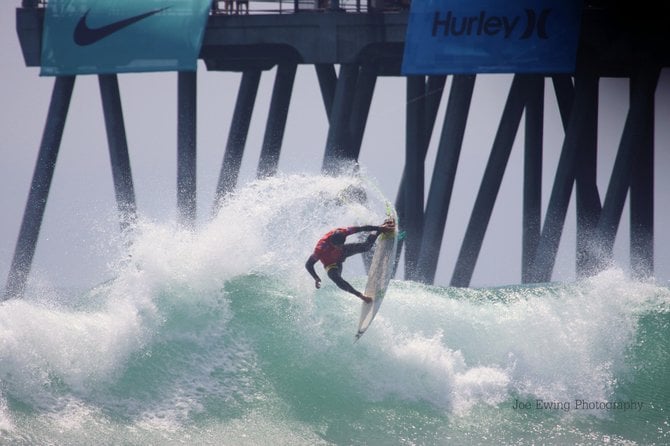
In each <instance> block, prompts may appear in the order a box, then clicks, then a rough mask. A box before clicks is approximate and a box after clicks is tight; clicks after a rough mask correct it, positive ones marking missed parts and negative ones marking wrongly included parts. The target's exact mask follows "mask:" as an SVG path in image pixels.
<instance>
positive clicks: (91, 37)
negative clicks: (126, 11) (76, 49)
mask: <svg viewBox="0 0 670 446" xmlns="http://www.w3.org/2000/svg"><path fill="white" fill-rule="evenodd" d="M168 8H169V6H167V7H165V8H161V9H155V10H153V11H149V12H145V13H144V14H140V15H136V16H133V17H128V18H127V19H123V20H119V21H118V22H114V23H110V24H109V25H105V26H101V27H99V28H89V26H88V25H87V24H86V17H87V16H88V13H89V12H91V10H90V9H89V10H88V11H86V13H84V15H83V16H82V17H81V19H79V22H78V23H77V27H76V28H75V29H74V35H73V37H74V43H76V44H77V45H79V46H87V45H92V44H94V43H96V42H97V41H99V40H102V39H104V38H105V37H108V36H109V35H111V34H114V33H115V32H117V31H120V30H122V29H123V28H125V27H126V26H130V25H132V24H133V23H136V22H139V21H140V20H144V19H146V18H147V17H149V16H152V15H154V14H158V13H159V12H161V11H165V10H166V9H168Z"/></svg>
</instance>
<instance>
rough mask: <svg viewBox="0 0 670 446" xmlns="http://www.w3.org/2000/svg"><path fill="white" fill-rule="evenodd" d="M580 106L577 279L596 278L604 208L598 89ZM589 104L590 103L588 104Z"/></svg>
mask: <svg viewBox="0 0 670 446" xmlns="http://www.w3.org/2000/svg"><path fill="white" fill-rule="evenodd" d="M592 88H593V91H592V93H591V94H589V95H588V96H587V97H586V98H585V101H584V102H582V104H581V105H580V106H581V107H584V110H583V117H582V119H583V120H585V122H583V123H582V124H581V125H582V126H583V127H582V129H583V130H582V132H581V136H580V138H579V139H580V142H579V150H578V153H577V161H576V163H577V164H576V166H575V196H576V211H577V233H576V236H577V246H576V251H575V271H576V275H577V277H578V278H579V277H586V276H588V275H590V274H593V272H594V267H595V264H596V259H595V258H594V256H593V254H594V253H593V249H592V247H591V245H592V244H593V238H594V236H595V229H596V226H597V225H598V218H599V217H600V211H601V204H600V194H599V192H598V185H597V183H596V179H597V170H598V169H597V167H598V166H597V161H598V87H597V85H594V86H592ZM587 100H588V101H589V102H588V103H587V102H586V101H587Z"/></svg>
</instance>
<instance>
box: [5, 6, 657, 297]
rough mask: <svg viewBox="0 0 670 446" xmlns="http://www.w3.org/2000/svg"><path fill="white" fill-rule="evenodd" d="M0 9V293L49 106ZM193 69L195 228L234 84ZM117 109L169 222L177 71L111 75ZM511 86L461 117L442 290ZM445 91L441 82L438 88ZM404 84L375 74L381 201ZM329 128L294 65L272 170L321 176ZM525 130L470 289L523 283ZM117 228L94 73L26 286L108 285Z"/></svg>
mask: <svg viewBox="0 0 670 446" xmlns="http://www.w3.org/2000/svg"><path fill="white" fill-rule="evenodd" d="M19 3H20V2H19V0H16V1H3V2H1V3H0V54H1V55H2V58H3V62H2V64H1V65H0V79H1V80H2V82H0V209H1V212H0V234H2V236H1V237H0V286H1V287H2V288H3V289H4V284H5V281H6V278H7V273H8V271H9V266H10V264H11V259H12V255H13V251H14V247H15V244H16V238H17V236H18V232H19V226H20V223H21V218H22V216H23V210H24V207H25V202H26V198H27V195H28V190H29V187H30V181H31V178H32V173H33V168H34V164H35V159H36V156H37V152H38V149H39V144H40V140H41V137H42V131H43V127H44V123H45V119H46V114H47V110H48V106H49V100H50V96H51V90H52V86H53V78H40V77H39V75H38V74H39V71H38V69H37V68H26V67H25V65H24V62H23V57H22V55H21V51H20V47H19V43H18V38H17V36H16V28H15V12H14V9H15V7H16V5H18V4H19ZM198 69H199V71H198V115H197V117H198V142H197V144H198V146H197V150H198V198H199V208H198V215H199V218H206V216H208V215H209V211H210V207H211V203H212V200H213V196H214V191H215V189H216V181H217V179H218V175H219V170H220V165H221V160H222V157H223V151H224V147H225V143H226V139H227V137H228V129H229V125H230V120H231V117H232V112H233V108H234V103H235V99H236V95H237V88H238V85H239V80H240V74H238V73H222V72H207V71H206V69H205V67H204V64H202V63H201V62H200V63H199V68H198ZM273 80H274V70H273V71H270V72H266V73H264V74H263V76H262V78H261V86H260V90H259V93H258V97H257V100H256V108H255V109H254V115H253V121H252V126H251V129H250V135H249V138H248V140H247V148H246V153H245V158H244V161H243V164H242V172H241V176H240V184H243V183H244V182H245V181H248V180H250V179H253V177H254V175H255V172H256V165H257V162H258V155H259V152H260V146H261V144H262V140H263V134H264V130H265V121H266V118H267V111H268V107H269V100H270V95H271V91H272V84H273ZM119 81H120V87H121V94H122V105H123V110H124V114H125V116H124V118H125V125H126V132H127V138H128V144H129V149H130V157H131V166H132V171H133V177H134V184H135V192H136V196H137V203H138V208H139V211H140V212H141V213H142V214H144V215H147V216H149V217H150V218H152V219H155V220H159V221H172V220H174V219H175V218H176V192H175V183H176V144H177V130H176V116H177V111H176V91H177V90H176V86H177V75H176V73H161V74H126V75H120V76H119ZM510 81H511V76H509V75H486V76H479V77H478V78H477V82H476V86H475V93H474V97H473V102H472V107H471V112H470V120H469V123H468V128H467V130H466V134H465V141H464V147H463V151H462V155H461V162H460V165H459V173H458V175H457V177H456V182H455V187H454V193H453V196H452V201H451V208H450V211H449V217H448V221H447V232H446V235H445V237H444V242H443V248H442V256H441V259H440V263H439V265H438V273H437V278H436V283H437V284H440V285H447V284H448V283H449V280H450V278H451V274H452V271H453V268H454V264H455V261H456V256H457V255H458V251H459V250H460V244H461V239H462V237H463V234H464V232H465V229H466V226H467V223H468V221H469V217H470V212H471V210H472V205H473V203H474V198H475V196H476V194H477V191H478V189H479V184H480V181H481V177H482V173H483V170H484V167H485V164H486V161H487V159H488V155H489V152H490V150H491V146H492V143H493V138H494V135H495V132H496V130H497V126H498V123H499V120H500V115H501V112H502V108H503V105H504V102H505V99H506V96H507V92H508V86H509V83H510ZM669 81H670V76H669V73H668V71H667V70H664V71H663V74H662V77H661V82H660V84H659V87H658V89H657V102H656V110H657V121H656V195H655V202H656V220H655V225H656V247H655V251H656V259H655V261H656V277H657V279H658V280H659V281H660V282H663V283H666V282H667V281H668V279H669V278H670V250H669V249H668V246H669V242H670V240H669V239H668V236H667V235H666V234H665V230H664V229H665V228H667V227H668V226H669V224H670V216H669V215H668V214H667V211H666V209H667V205H666V203H667V198H668V192H669V191H670V184H669V181H670V179H669V178H668V176H667V175H665V170H666V167H667V166H668V165H669V164H670V151H669V150H668V143H669V142H670V128H668V126H667V124H666V123H667V122H669V121H668V118H669V116H670V89H669V88H668V82H669ZM449 85H450V81H448V82H447V89H445V92H448V87H449ZM546 85H547V90H546V95H545V97H546V104H547V106H546V111H545V154H544V180H543V181H544V184H543V203H542V205H543V210H546V205H547V202H548V198H549V194H550V192H551V185H552V182H553V176H554V172H555V169H556V163H557V160H558V155H559V151H560V148H561V145H562V141H563V131H562V126H561V123H560V119H559V116H558V111H557V108H556V105H555V103H554V100H553V99H554V93H553V89H552V88H551V83H550V82H547V84H546ZM447 94H448V93H445V95H444V96H443V100H442V104H441V107H440V113H439V115H438V122H437V124H436V126H435V132H434V134H433V139H432V142H431V146H430V150H429V153H428V157H427V161H426V182H427V184H426V194H427V193H428V186H429V182H430V177H431V175H432V164H433V161H434V158H435V149H436V146H437V142H438V138H439V132H440V130H441V123H442V118H443V116H444V109H445V105H446V99H447ZM600 98H601V108H600V118H599V119H600V125H599V134H598V136H599V167H598V169H599V170H598V175H599V177H598V186H599V189H600V194H601V200H602V199H603V198H604V194H605V191H606V189H607V182H608V180H609V175H610V172H611V168H612V164H613V161H614V156H615V153H616V152H615V151H616V149H617V147H618V144H619V139H620V136H621V132H622V130H623V122H624V119H625V116H626V112H627V107H628V84H627V81H626V80H619V79H603V80H602V81H601V93H600ZM404 121H405V83H404V81H403V80H402V79H400V78H380V79H379V80H378V82H377V88H376V90H375V94H374V98H373V103H372V107H371V111H370V117H369V120H368V127H367V129H366V133H365V137H364V141H363V147H362V151H361V157H360V163H361V165H362V167H363V168H364V169H365V170H366V171H367V172H368V174H369V175H370V176H372V177H374V178H375V179H376V180H377V181H378V183H379V184H380V186H381V189H382V191H383V192H384V193H385V194H386V195H387V196H388V197H389V198H391V199H393V200H394V199H395V194H396V192H397V188H398V181H399V178H400V174H401V172H402V165H403V163H404V151H405V148H404V141H405V136H404ZM327 131H328V127H327V119H326V115H325V111H324V107H323V102H322V100H321V95H320V92H319V90H318V82H317V78H316V74H315V72H314V69H313V67H311V66H301V67H299V69H298V74H297V78H296V81H295V87H294V91H293V102H292V106H291V109H290V111H289V118H288V124H287V129H286V133H285V138H284V144H283V148H282V154H281V159H280V163H279V168H280V170H281V171H283V172H287V173H290V172H310V173H318V172H319V171H320V168H321V163H322V160H323V150H324V146H325V140H326V135H327ZM522 135H523V123H522V125H521V127H520V129H519V132H518V134H517V141H516V143H515V146H514V149H513V151H512V155H511V158H510V161H509V164H508V167H507V171H506V174H505V178H504V180H503V184H502V188H501V191H500V194H499V196H498V201H497V203H496V207H495V209H494V214H493V218H492V219H491V222H490V224H489V228H488V232H487V235H486V237H485V239H484V245H483V249H482V252H481V254H480V256H479V261H478V264H477V267H476V268H475V272H474V276H473V280H472V285H473V286H489V285H502V284H509V283H518V282H519V281H520V270H521V268H520V252H521V197H522V174H521V171H522V165H523V153H522V149H523V136H522ZM627 212H628V206H626V208H625V209H624V216H623V218H622V223H621V225H620V230H619V237H618V238H617V243H616V246H615V251H616V256H617V259H618V260H619V263H620V266H621V267H623V268H624V269H626V268H627V267H628V214H627ZM574 228H575V213H574V197H573V203H572V204H571V206H570V210H569V212H568V216H567V220H566V226H565V230H564V233H563V237H562V240H561V247H560V249H559V259H558V262H557V264H556V267H555V269H554V276H553V279H554V280H572V279H574V246H575V237H574ZM117 229H118V223H117V215H116V204H115V201H114V191H113V186H112V178H111V171H110V167H109V156H108V149H107V140H106V134H105V128H104V122H103V116H102V108H101V104H100V98H99V87H98V81H97V78H96V77H95V76H80V77H78V78H77V81H76V83H75V90H74V95H73V98H72V103H71V107H70V113H69V115H68V118H67V122H66V127H65V133H64V135H63V141H62V145H61V150H60V154H59V159H58V164H57V166H56V172H55V177H54V181H53V183H52V188H51V194H50V197H49V204H48V206H47V210H46V215H45V218H44V221H43V226H42V233H41V237H40V240H39V243H38V247H37V251H36V255H35V259H34V263H33V272H32V276H33V277H36V278H39V279H40V280H46V281H49V282H50V283H52V284H55V285H77V286H90V285H93V284H96V283H99V282H101V281H103V280H105V279H107V278H109V274H110V273H109V272H108V271H107V268H106V263H107V262H108V261H110V260H113V257H114V256H115V255H116V254H117V253H116V252H114V250H113V249H111V248H110V246H111V245H112V244H113V243H112V242H113V240H111V235H110V234H115V233H116V231H117Z"/></svg>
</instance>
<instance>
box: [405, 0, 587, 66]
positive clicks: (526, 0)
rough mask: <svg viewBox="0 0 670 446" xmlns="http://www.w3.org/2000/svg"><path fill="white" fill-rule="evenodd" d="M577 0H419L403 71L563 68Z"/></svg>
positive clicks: (573, 41)
mask: <svg viewBox="0 0 670 446" xmlns="http://www.w3.org/2000/svg"><path fill="white" fill-rule="evenodd" d="M582 5H583V2H582V1H581V0H514V1H508V0H421V1H413V2H412V6H411V9H410V16H409V23H408V24H407V36H406V38H405V53H404V56H403V62H402V73H403V74H405V75H412V74H424V75H428V74H452V73H565V72H568V73H569V72H573V71H574V69H575V60H576V56H577V43H578V40H579V26H580V17H581V9H582Z"/></svg>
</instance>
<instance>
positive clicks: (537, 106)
mask: <svg viewBox="0 0 670 446" xmlns="http://www.w3.org/2000/svg"><path fill="white" fill-rule="evenodd" d="M223 3H224V2H215V3H213V5H212V10H211V13H210V15H209V17H208V19H207V25H206V28H205V34H204V40H203V44H202V48H201V51H200V55H199V58H200V59H202V61H203V62H204V65H205V66H206V69H207V70H210V71H228V72H238V73H242V76H241V81H240V84H239V87H238V94H237V102H236V103H235V105H234V113H233V117H232V122H231V126H230V129H231V130H230V133H229V135H228V138H227V141H226V143H225V147H223V148H222V150H223V161H222V164H221V166H220V174H219V181H218V185H217V197H218V198H220V197H223V196H225V195H226V194H228V193H230V192H231V191H233V190H234V189H235V187H236V186H237V179H238V174H239V170H240V165H241V163H242V159H243V157H244V154H245V147H246V141H247V136H248V131H249V125H250V119H251V114H252V112H253V109H254V104H255V99H256V97H257V94H258V87H259V81H260V77H261V75H262V74H263V73H264V72H268V71H270V70H275V72H276V75H275V78H274V88H273V91H272V96H271V98H270V111H269V114H268V118H267V122H266V128H265V136H264V138H263V142H262V147H261V156H260V160H259V163H258V168H257V175H258V177H264V176H269V175H273V174H275V173H276V172H277V165H278V161H279V159H280V157H281V151H282V142H283V135H284V132H285V129H286V125H287V115H288V110H289V109H290V107H291V97H292V92H293V91H294V90H295V89H299V88H301V85H298V84H296V83H295V76H296V70H297V67H298V66H312V67H313V69H314V70H315V72H316V75H317V78H318V83H319V88H320V92H321V96H322V102H323V109H322V110H319V111H318V112H321V113H325V114H326V115H327V118H328V122H329V130H328V134H327V137H326V139H325V141H323V152H321V153H319V154H318V156H320V157H322V171H323V172H324V173H325V174H337V173H339V169H340V166H341V165H342V161H345V162H356V161H357V160H358V157H359V155H360V151H361V145H362V141H363V135H364V133H365V129H366V123H367V120H368V118H369V113H370V105H371V101H372V97H373V94H374V91H375V86H376V82H377V79H378V78H380V77H385V76H391V77H405V81H406V90H405V91H404V92H402V93H400V94H404V95H405V101H406V115H407V119H406V123H405V128H404V129H402V130H404V132H401V130H400V129H398V132H399V133H398V137H399V138H402V137H403V136H404V138H405V152H404V153H403V154H398V156H403V157H404V158H405V166H404V171H403V175H402V179H401V180H400V182H399V183H400V186H399V189H398V193H397V196H396V197H395V205H396V208H397V209H398V213H399V216H400V222H401V224H402V228H401V229H403V230H404V231H405V232H406V234H407V236H406V238H405V240H404V241H403V251H404V261H405V268H404V271H405V278H406V279H409V280H416V281H420V282H424V283H433V282H434V280H435V274H436V269H437V264H438V260H439V258H440V246H441V242H442V238H443V236H444V230H445V224H446V220H447V216H448V213H449V206H450V201H451V199H452V194H453V186H454V178H455V176H456V173H457V171H458V166H459V159H460V154H461V148H462V144H463V137H464V133H465V128H466V126H467V124H468V121H469V119H471V116H472V115H473V114H481V113H487V112H486V111H481V110H472V109H471V100H472V95H473V89H474V86H475V82H476V79H477V73H471V74H449V73H444V74H441V75H430V76H418V75H412V76H403V75H402V74H401V65H402V59H403V51H404V46H405V37H406V33H407V26H408V19H409V14H410V13H409V10H408V6H409V4H408V3H404V2H390V1H387V2H384V1H380V2H372V1H364V2H361V1H357V2H338V1H332V2H329V3H328V4H327V5H326V6H322V5H321V4H320V3H319V2H305V1H302V0H301V1H294V2H287V1H286V2H252V4H251V5H250V6H251V9H250V11H249V13H245V12H241V13H233V14H231V13H228V11H227V10H225V9H222V8H223ZM45 5H46V3H45V2H44V1H38V0H24V1H23V2H22V3H21V5H18V7H17V9H16V26H17V33H18V37H19V41H20V43H21V48H22V52H23V56H24V61H25V64H26V66H28V67H39V66H40V65H41V37H42V32H43V24H44V15H45ZM625 5H627V6H630V7H631V8H633V9H638V8H636V7H634V6H633V5H632V3H625ZM627 11H628V9H626V8H624V4H623V3H617V4H615V5H612V4H610V2H606V1H602V2H599V1H591V2H589V1H587V2H585V3H584V6H583V13H582V19H581V29H580V38H579V46H578V50H577V64H576V69H575V72H574V73H571V74H566V73H536V72H534V73H528V72H524V73H513V74H514V77H513V80H512V82H511V85H510V87H509V91H507V92H506V97H507V99H506V102H505V105H504V108H503V110H502V114H501V115H500V116H490V117H489V119H491V120H496V121H497V122H498V130H497V133H496V135H495V138H494V141H493V143H492V145H491V147H490V154H489V157H488V160H487V162H486V166H485V169H484V174H483V177H482V178H481V180H480V181H479V189H478V193H477V196H476V200H475V201H474V203H473V207H472V213H471V216H470V219H469V223H468V224H467V227H466V228H465V234H464V236H463V239H462V241H461V244H460V247H459V248H458V252H459V253H458V256H457V261H456V265H455V268H454V270H453V273H452V275H451V281H450V284H451V285H452V286H459V287H467V286H469V285H470V282H471V279H472V274H473V271H474V269H475V266H476V264H477V260H478V257H479V255H480V252H481V248H482V244H483V241H484V237H485V235H486V233H487V229H488V226H489V222H490V219H491V215H492V212H493V208H494V206H495V205H496V202H497V200H498V193H499V190H500V186H501V183H502V180H503V177H504V174H505V170H506V167H507V165H508V162H509V159H510V153H511V150H512V145H513V144H514V141H515V138H516V137H517V133H518V130H519V128H520V126H521V123H522V122H523V124H524V126H523V128H524V134H523V144H524V165H523V191H522V194H521V195H520V196H519V197H518V199H519V200H520V201H521V202H522V207H523V218H522V225H523V227H522V228H521V230H522V234H523V237H522V246H521V252H522V265H521V270H522V274H521V277H520V278H519V282H521V283H537V282H548V281H550V280H551V278H552V272H553V269H554V266H555V262H556V257H557V252H558V247H559V243H560V239H561V235H562V232H563V230H564V226H565V221H566V214H567V210H568V206H569V204H570V201H571V200H572V199H575V200H576V201H575V202H576V210H577V244H576V247H575V265H576V266H575V267H576V271H577V274H578V276H587V275H590V274H593V273H596V272H598V271H599V270H600V269H602V268H604V267H605V266H606V265H607V264H608V262H609V260H610V259H611V257H612V255H613V254H612V251H613V245H614V240H615V238H616V234H617V230H618V228H619V224H620V221H621V219H622V218H623V215H622V214H623V209H624V204H625V202H626V200H627V199H628V200H629V204H630V240H631V242H630V262H631V270H632V271H633V272H634V274H635V275H636V276H638V277H647V276H651V275H653V274H654V263H653V259H654V205H653V203H654V200H653V198H654V193H655V187H654V184H655V181H654V151H655V148H656V147H659V146H662V147H666V146H667V145H668V141H656V140H655V138H654V120H655V96H656V87H657V84H658V80H659V75H660V72H661V70H662V69H663V68H666V67H668V66H669V65H670V49H669V46H670V45H669V42H670V31H668V30H667V26H666V25H665V24H664V23H662V20H661V15H659V18H652V19H643V18H639V19H637V18H635V17H636V16H635V15H628V14H627ZM118 76H119V75H117V74H114V73H112V74H101V75H99V76H98V77H99V84H100V97H101V100H102V103H103V109H104V121H105V127H106V131H107V142H108V146H109V153H110V159H111V170H112V175H113V180H114V190H115V197H116V201H117V205H118V210H119V216H120V230H121V231H125V230H126V229H127V228H128V227H129V226H130V225H132V223H133V221H134V220H135V218H136V213H137V204H136V201H135V192H134V186H133V176H132V171H131V166H130V161H129V156H128V151H129V150H132V148H129V147H128V143H127V140H126V134H125V128H124V115H123V111H122V104H121V95H120V90H119V83H118ZM449 76H451V77H452V79H451V82H450V84H449V85H450V88H449V91H443V90H444V89H445V86H446V85H447V78H448V77H449ZM612 77H615V78H625V79H627V80H628V82H629V86H630V88H629V89H630V101H629V110H628V114H627V117H626V119H625V122H624V125H623V128H622V129H621V138H620V142H619V144H618V147H617V155H616V161H615V163H614V167H613V170H612V172H611V176H610V178H609V179H608V187H607V189H606V190H599V188H598V186H597V183H596V162H597V158H598V128H599V127H598V125H599V122H598V106H599V101H600V100H601V98H600V97H599V82H600V80H601V79H603V78H612ZM75 79H76V77H75V76H61V77H57V78H56V81H55V83H54V87H53V92H52V97H51V104H50V107H49V109H48V111H47V118H46V124H45V126H44V130H43V136H42V143H41V144H40V149H39V156H38V159H37V161H36V166H35V171H34V175H33V178H32V184H31V189H30V194H29V197H28V200H27V203H26V208H25V212H24V216H23V220H22V224H21V228H20V232H19V234H18V236H17V244H16V249H15V252H14V257H13V262H12V266H11V270H10V273H9V277H8V281H7V288H6V292H5V298H11V297H19V296H21V295H22V294H23V292H24V289H25V286H26V282H27V278H28V275H29V273H30V269H31V265H32V259H33V256H34V253H35V248H36V245H37V243H38V239H39V234H40V228H41V224H42V220H43V216H44V211H45V208H46V203H47V201H48V196H49V190H50V187H51V179H52V177H53V173H54V169H55V166H56V160H57V157H58V151H59V148H60V141H61V138H62V134H63V130H64V127H65V121H66V117H67V114H68V109H69V104H70V99H71V97H72V92H73V90H74V88H75ZM547 87H550V88H547ZM545 91H552V92H553V94H554V95H555V98H556V102H557V104H558V106H559V109H560V118H561V125H562V127H563V129H564V140H563V142H562V147H561V151H560V157H559V162H558V166H557V168H556V171H555V174H554V176H553V186H552V189H551V194H550V199H549V201H548V203H542V160H543V129H544V125H545V122H544V120H545V111H544V103H545ZM169 94H176V96H177V98H178V118H177V120H176V122H175V129H176V133H177V135H178V137H177V153H178V163H177V165H178V169H177V213H178V220H179V222H180V224H182V225H184V226H189V225H193V223H194V221H195V219H196V205H195V203H196V197H197V178H196V168H195V166H196V159H197V158H196V156H197V138H196V127H197V114H196V105H197V98H198V94H207V92H202V91H199V89H198V84H197V77H196V74H195V73H194V72H189V71H182V72H179V74H178V84H177V91H176V92H170V93H169ZM442 100H446V101H447V102H446V112H445V114H444V118H443V120H442V121H441V122H438V119H437V116H438V108H439V107H440V103H441V101H442ZM434 129H439V131H438V132H434ZM434 133H437V134H438V135H439V141H437V147H438V148H437V156H436V160H435V165H434V169H433V171H432V172H426V169H425V159H426V153H427V151H428V147H429V145H430V143H431V141H430V139H431V136H432V135H433V134H434ZM315 156H317V154H316V153H315ZM427 178H429V179H430V181H429V184H430V186H429V187H428V190H424V189H425V188H424V183H425V180H426V179H427ZM217 202H218V200H217ZM424 203H425V205H424ZM213 206H216V203H214V204H213Z"/></svg>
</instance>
